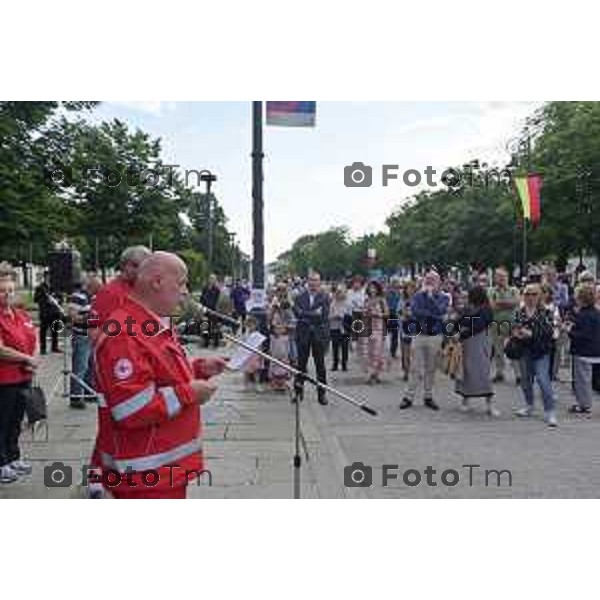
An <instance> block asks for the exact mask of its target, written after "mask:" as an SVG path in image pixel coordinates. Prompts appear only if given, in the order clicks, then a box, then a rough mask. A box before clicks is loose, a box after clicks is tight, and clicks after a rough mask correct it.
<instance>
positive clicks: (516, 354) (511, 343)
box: [504, 337, 523, 360]
mask: <svg viewBox="0 0 600 600" xmlns="http://www.w3.org/2000/svg"><path fill="white" fill-rule="evenodd" d="M504 356H506V358H508V359H509V360H519V359H520V358H521V357H522V356H523V342H522V341H521V340H520V339H518V338H516V337H510V338H508V340H507V342H506V345H505V346H504Z"/></svg>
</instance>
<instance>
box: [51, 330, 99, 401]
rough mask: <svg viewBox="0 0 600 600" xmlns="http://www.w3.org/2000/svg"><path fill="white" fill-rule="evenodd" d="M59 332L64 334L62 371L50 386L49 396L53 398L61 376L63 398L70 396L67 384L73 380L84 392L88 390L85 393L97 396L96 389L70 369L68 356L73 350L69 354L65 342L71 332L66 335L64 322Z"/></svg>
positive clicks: (71, 337)
mask: <svg viewBox="0 0 600 600" xmlns="http://www.w3.org/2000/svg"><path fill="white" fill-rule="evenodd" d="M52 327H54V323H53V324H52ZM61 333H63V334H64V335H63V368H62V372H61V375H62V377H59V378H58V379H57V381H56V383H55V384H54V386H53V387H52V392H51V393H50V398H53V397H54V395H55V394H56V392H57V390H58V388H59V386H60V384H61V378H62V386H63V392H62V397H63V398H69V397H70V396H71V389H70V385H69V384H70V383H71V381H75V382H76V383H77V384H78V385H79V387H80V388H81V389H84V390H85V391H86V392H88V394H87V395H88V396H89V397H91V398H97V397H98V393H97V392H96V390H94V389H93V388H92V387H90V386H89V385H88V384H87V383H86V382H85V381H83V380H82V379H81V378H80V377H78V376H77V375H75V373H73V371H72V370H71V369H70V366H69V358H70V357H72V353H73V351H72V349H71V354H69V344H68V343H67V339H70V340H72V339H73V334H71V335H70V336H67V326H66V325H65V324H64V323H63V329H62V331H61Z"/></svg>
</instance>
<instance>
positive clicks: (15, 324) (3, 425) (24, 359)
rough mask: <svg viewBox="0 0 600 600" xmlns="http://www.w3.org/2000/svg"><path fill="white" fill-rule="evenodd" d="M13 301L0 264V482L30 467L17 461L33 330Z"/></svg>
mask: <svg viewBox="0 0 600 600" xmlns="http://www.w3.org/2000/svg"><path fill="white" fill-rule="evenodd" d="M14 301H15V283H14V274H13V271H12V269H11V268H10V266H8V267H7V266H4V265H0V483H12V482H14V481H16V480H17V479H18V478H19V476H20V475H28V474H29V473H31V465H29V464H28V463H26V462H24V461H22V460H21V453H20V450H19V436H20V434H21V422H22V421H23V416H24V414H25V395H26V394H27V392H28V390H29V388H30V387H31V380H32V376H33V372H34V370H35V368H36V366H37V360H36V358H35V357H34V354H35V350H36V330H35V328H34V326H33V323H32V321H31V317H30V316H29V314H28V313H27V312H25V311H24V310H20V309H17V308H15V307H14Z"/></svg>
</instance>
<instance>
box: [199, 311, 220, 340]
mask: <svg viewBox="0 0 600 600" xmlns="http://www.w3.org/2000/svg"><path fill="white" fill-rule="evenodd" d="M207 324H208V326H207V327H205V329H204V332H203V338H204V347H205V348H208V346H209V344H210V341H211V340H212V343H213V346H214V347H215V348H218V347H219V341H220V340H221V321H220V320H219V319H218V318H216V317H208V323H207Z"/></svg>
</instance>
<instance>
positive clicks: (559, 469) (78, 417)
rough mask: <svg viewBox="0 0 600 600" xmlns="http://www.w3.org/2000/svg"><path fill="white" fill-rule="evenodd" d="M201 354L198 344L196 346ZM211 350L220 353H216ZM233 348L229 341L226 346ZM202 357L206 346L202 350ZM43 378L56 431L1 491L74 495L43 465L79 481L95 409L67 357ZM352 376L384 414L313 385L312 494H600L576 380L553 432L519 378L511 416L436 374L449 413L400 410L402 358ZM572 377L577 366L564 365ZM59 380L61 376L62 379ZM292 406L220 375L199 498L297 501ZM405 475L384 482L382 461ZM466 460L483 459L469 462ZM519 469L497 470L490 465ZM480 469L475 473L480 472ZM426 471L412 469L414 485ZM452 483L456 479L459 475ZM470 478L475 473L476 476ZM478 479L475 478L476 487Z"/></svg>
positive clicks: (309, 427) (347, 380)
mask: <svg viewBox="0 0 600 600" xmlns="http://www.w3.org/2000/svg"><path fill="white" fill-rule="evenodd" d="M192 352H193V353H194V354H197V353H198V352H197V351H196V350H192ZM208 352H212V351H208ZM224 352H225V353H228V352H230V350H229V349H226V350H224ZM200 353H201V354H206V353H207V351H204V350H201V351H200ZM43 361H44V362H43V366H42V369H41V374H40V382H41V384H42V385H43V387H44V388H45V390H46V392H47V394H50V393H51V391H52V389H53V388H55V389H56V393H55V394H54V396H53V397H52V398H51V400H50V405H49V413H50V415H49V439H48V442H47V443H46V442H45V441H31V440H30V436H29V434H28V432H25V433H24V434H23V448H24V453H25V455H26V456H27V457H28V458H29V459H30V460H31V462H32V464H33V466H34V471H33V474H32V475H31V476H29V477H24V478H22V479H21V480H20V481H19V482H17V483H15V484H12V485H4V486H2V487H0V497H1V498H72V497H77V490H76V489H69V488H47V487H46V486H45V485H44V476H43V471H44V467H45V466H47V465H50V464H51V463H53V462H54V461H62V462H64V463H65V464H66V465H68V466H71V467H72V468H73V472H74V476H73V477H74V483H76V481H75V480H78V479H79V478H80V470H81V465H83V464H85V463H86V462H87V460H88V458H89V456H90V453H91V449H92V445H93V440H94V436H95V424H96V408H95V406H93V405H89V406H88V408H87V410H80V411H77V410H73V409H70V408H68V406H67V402H66V400H65V399H64V398H62V396H61V394H62V383H61V370H62V359H61V357H60V355H51V356H49V357H46V358H44V359H43ZM350 362H351V368H350V371H349V372H348V373H341V372H338V373H330V383H331V384H332V385H333V386H335V387H339V389H340V390H342V391H344V392H346V393H347V394H350V395H353V396H355V397H357V398H359V399H366V400H367V401H368V402H369V404H370V405H371V406H372V407H373V408H375V409H376V410H377V411H378V416H377V417H370V416H369V415H367V414H366V413H364V412H362V411H359V410H356V409H355V408H354V407H353V406H352V405H350V404H348V403H347V402H345V401H343V400H340V399H337V398H335V397H334V396H330V397H329V399H330V403H329V405H328V406H326V407H322V406H320V405H319V404H317V402H316V393H314V391H313V390H309V389H308V387H307V391H306V395H305V400H304V402H303V403H302V404H301V414H302V429H303V434H304V438H305V441H306V450H307V451H308V460H306V457H303V458H304V462H303V468H302V485H301V489H302V496H303V497H305V498H510V497H516V498H542V497H543V498H569V497H570V498H583V497H585V498H593V497H598V496H600V478H599V477H598V476H597V475H598V473H600V446H599V440H600V412H599V411H596V414H595V415H593V416H591V417H577V416H570V415H567V413H566V408H567V407H568V406H569V405H570V404H571V402H572V400H573V398H572V395H571V392H570V385H569V384H568V383H558V384H556V386H555V387H556V391H557V397H558V404H559V410H558V417H559V427H558V428H557V429H555V430H551V429H548V428H547V427H546V426H545V424H544V423H543V421H542V419H541V407H540V404H539V397H536V402H537V404H538V414H537V416H536V417H534V418H531V419H526V420H521V419H518V418H516V417H514V416H513V414H512V409H513V408H514V407H515V406H517V405H518V404H519V402H520V395H519V394H518V390H517V389H516V387H515V385H514V382H512V381H509V382H507V383H504V384H499V385H498V386H497V388H496V390H497V406H498V408H499V409H500V411H501V416H500V417H498V418H491V417H488V416H487V415H486V414H485V410H484V404H483V401H481V402H478V401H475V402H473V405H474V410H473V411H472V412H470V413H463V412H462V411H460V410H459V401H458V397H457V396H456V395H455V394H453V393H452V382H451V381H449V380H448V379H447V378H445V377H443V376H441V375H440V376H439V377H438V385H437V392H436V399H437V401H438V402H439V404H440V406H441V409H440V410H439V411H438V412H432V411H431V410H429V409H427V408H425V407H423V406H422V404H420V403H419V402H417V403H416V404H415V406H414V407H413V408H412V409H409V410H405V411H400V410H399V409H398V404H399V401H400V399H401V397H402V390H403V389H404V385H405V384H404V383H403V382H402V380H401V375H400V372H399V362H398V361H393V362H392V363H391V365H390V368H389V369H388V371H387V372H386V374H385V377H384V382H383V383H382V384H380V385H375V386H369V385H366V384H365V383H364V377H363V376H362V375H361V373H360V372H359V370H358V367H357V364H356V363H357V361H356V360H355V357H354V356H352V357H351V361H350ZM562 375H563V377H564V378H566V376H567V375H568V373H566V372H565V371H563V373H562ZM57 382H58V383H57ZM293 417H294V410H293V406H292V405H291V403H290V401H289V398H288V396H287V395H286V394H282V393H277V392H271V391H267V392H262V393H256V392H255V391H247V390H245V389H244V385H243V382H242V376H241V375H240V374H237V373H228V374H225V375H223V376H221V377H220V387H219V391H218V393H217V394H216V396H215V399H214V400H213V401H212V402H211V403H210V404H209V405H208V406H206V407H205V408H204V409H203V421H204V448H205V456H206V468H207V469H209V470H210V472H211V476H212V485H208V478H207V477H204V478H203V481H202V483H201V485H193V486H191V487H190V493H189V496H190V497H192V498H291V497H292V496H293V473H292V458H293V450H294V438H293V433H294V420H293ZM355 462H362V463H364V465H365V466H370V467H372V487H346V486H345V485H344V467H346V466H348V465H351V464H352V463H355ZM384 464H387V465H398V466H397V468H395V467H389V468H388V473H389V474H392V475H396V476H397V479H389V480H388V485H387V487H384V486H383V485H382V472H383V469H382V465H384ZM463 465H480V467H472V468H471V469H469V468H466V467H463ZM428 466H430V467H432V468H433V469H435V471H436V473H435V474H433V475H431V477H432V479H431V480H432V481H436V482H437V486H432V485H428V483H427V477H426V475H425V469H426V468H427V467H428ZM408 470H417V471H419V472H420V473H421V474H422V479H421V483H420V484H419V485H417V486H412V487H411V486H410V485H407V484H406V483H405V482H404V481H403V475H404V473H405V471H408ZM445 470H454V471H456V472H457V473H458V475H459V481H458V483H456V485H454V486H449V485H444V484H443V483H442V481H441V475H442V472H443V471H445ZM486 470H489V471H493V470H495V471H502V470H509V471H510V474H511V476H512V485H511V486H509V477H508V474H507V473H504V474H503V475H501V476H500V486H498V485H497V483H498V481H497V480H498V477H497V475H495V474H494V473H490V474H489V475H488V481H487V483H488V485H487V486H486V473H485V471H486ZM470 475H471V477H470ZM416 476H417V475H416V474H414V473H411V474H409V476H408V477H409V482H411V483H412V482H414V481H415V478H416ZM446 477H447V482H449V483H453V482H454V481H453V478H454V477H455V475H452V474H451V473H450V472H448V473H447V475H446ZM470 479H471V481H470ZM470 483H472V485H470Z"/></svg>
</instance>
